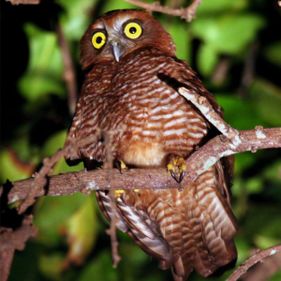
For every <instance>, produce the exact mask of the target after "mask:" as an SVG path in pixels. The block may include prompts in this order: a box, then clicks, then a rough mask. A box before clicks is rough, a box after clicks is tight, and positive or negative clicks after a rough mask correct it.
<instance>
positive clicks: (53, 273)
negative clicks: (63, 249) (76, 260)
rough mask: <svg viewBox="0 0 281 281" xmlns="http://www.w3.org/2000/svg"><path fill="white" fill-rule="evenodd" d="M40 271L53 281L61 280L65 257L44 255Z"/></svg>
mask: <svg viewBox="0 0 281 281" xmlns="http://www.w3.org/2000/svg"><path fill="white" fill-rule="evenodd" d="M39 269H40V271H41V272H42V273H43V275H44V276H46V277H47V278H49V279H51V280H61V278H62V272H63V270H64V257H63V255H62V254H61V253H53V254H49V255H46V254H45V255H42V256H40V259H39Z"/></svg>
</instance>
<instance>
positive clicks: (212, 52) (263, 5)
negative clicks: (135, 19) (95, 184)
mask: <svg viewBox="0 0 281 281" xmlns="http://www.w3.org/2000/svg"><path fill="white" fill-rule="evenodd" d="M46 2H48V3H46ZM172 2H182V5H184V4H186V3H184V2H185V1H166V2H165V1H164V4H167V5H172ZM1 4H2V7H1V12H2V13H3V16H2V15H1V21H2V24H1V28H2V29H3V32H1V33H2V40H1V41H2V42H1V44H3V45H2V58H3V59H2V75H3V78H2V83H3V85H2V91H1V95H2V103H1V106H2V109H1V115H2V117H1V119H2V120H3V121H4V122H3V126H2V128H1V129H2V132H1V136H2V140H1V149H0V163H1V168H0V180H1V182H5V181H6V180H7V179H9V180H10V181H15V180H19V179H23V178H27V177H30V176H31V174H32V172H33V171H34V168H35V167H38V166H39V165H40V162H41V161H42V159H43V157H45V156H47V155H51V154H52V153H54V151H56V150H57V149H58V148H60V147H62V145H63V143H64V138H65V135H66V131H67V128H68V126H69V124H70V122H71V116H70V115H69V113H68V109H67V92H66V86H65V82H64V80H63V62H62V55H61V50H60V47H59V44H58V40H57V33H56V29H55V27H56V24H57V23H58V22H59V23H60V24H61V26H62V28H63V31H64V33H65V36H66V38H67V40H68V41H69V43H70V47H71V53H72V57H73V59H74V63H75V67H76V70H77V73H78V82H79V85H81V83H82V81H83V74H82V73H81V70H80V67H79V39H80V38H81V36H82V34H83V33H84V31H85V29H86V27H87V25H88V24H89V23H90V22H91V21H92V20H93V19H94V18H95V17H96V16H97V15H101V14H103V13H104V12H106V11H109V10H112V9H124V8H133V6H132V5H130V4H128V3H125V2H124V1H121V0H114V1H113V0H108V1H98V0H79V1H78V0H55V1H45V2H43V4H42V5H40V6H14V7H12V6H11V5H10V4H9V3H7V2H3V3H1ZM156 17H157V18H158V19H159V20H160V21H161V22H162V24H163V25H164V26H165V27H166V29H167V30H168V31H169V32H170V33H171V34H172V36H173V38H174V41H175V42H176V45H177V55H178V57H179V58H181V59H185V60H187V61H188V63H189V64H190V65H191V66H192V67H193V68H194V69H195V70H196V71H197V72H198V73H199V74H200V76H201V77H202V79H203V81H204V84H205V85H206V87H207V88H208V89H209V90H210V91H211V92H213V93H214V94H215V95H216V97H217V99H218V101H219V103H220V105H221V106H222V107H223V108H224V111H225V118H226V120H227V121H228V122H229V123H230V124H231V125H233V126H234V127H236V128H238V129H251V128H253V127H255V126H256V125H263V126H266V127H273V126H281V82H280V68H281V38H280V31H279V30H278V26H280V9H279V11H278V8H277V4H276V3H275V2H274V1H267V0H256V1H244V0H237V1H229V0H203V1H202V4H201V6H200V7H199V9H198V11H197V17H196V19H195V20H194V21H192V22H191V23H186V22H184V21H182V20H180V19H179V18H174V17H169V16H166V15H160V14H157V15H156ZM278 21H279V25H278ZM245 76H246V77H247V76H249V77H250V79H247V80H244V78H245ZM280 159H281V153H280V151H262V152H257V153H255V154H251V153H245V154H241V155H238V156H237V157H236V166H235V177H234V182H233V188H232V191H233V208H234V211H235V214H236V216H237V218H238V223H239V227H240V231H239V234H238V236H237V238H236V244H237V248H238V253H239V254H238V263H241V262H242V261H243V260H244V259H245V258H246V257H247V256H248V255H249V254H250V251H251V249H253V248H255V247H257V248H264V247H269V246H272V245H274V244H277V243H281V207H280V206H281V160H280ZM73 169H76V170H81V169H83V166H82V165H81V164H80V165H78V166H76V167H74V168H73V167H71V168H70V167H68V166H67V165H66V163H65V162H64V160H61V161H60V162H59V163H58V164H57V166H56V167H55V169H54V173H59V172H65V171H73ZM35 224H36V226H37V227H38V229H39V234H38V236H37V238H36V240H33V241H30V242H28V245H27V247H26V249H25V250H24V251H23V252H17V254H16V256H15V260H14V263H13V268H12V272H11V276H10V280H11V281H16V280H21V281H24V280H28V281H33V280H65V281H71V280H78V281H88V280H89V281H90V280H104V281H115V280H124V281H129V280H151V281H152V280H170V278H171V276H170V273H169V272H162V271H160V270H158V266H157V263H156V261H154V260H151V258H149V257H148V256H146V255H145V254H144V253H143V252H142V251H141V250H140V249H139V248H138V247H137V246H136V245H134V243H132V241H131V240H130V239H129V238H128V237H127V236H126V235H123V234H122V233H119V234H118V235H119V238H120V253H121V255H122V262H121V263H120V265H119V267H118V269H117V270H116V269H113V268H112V265H111V252H110V240H109V237H108V236H107V235H106V234H105V229H106V228H107V225H106V223H105V222H104V220H103V219H102V217H101V215H100V213H99V211H98V208H97V205H96V202H95V200H94V198H93V197H91V196H90V197H86V196H82V195H81V194H76V195H73V196H68V197H57V198H54V197H53V198H51V197H47V198H44V199H40V200H39V202H38V203H37V204H36V207H35ZM230 272H231V270H230V271H227V272H226V273H225V274H224V275H223V276H221V277H214V278H211V279H209V280H225V278H226V276H227V275H229V274H230ZM278 274H279V275H278ZM278 274H276V276H274V277H273V278H272V280H279V279H280V273H278ZM278 276H279V278H278ZM191 280H194V281H195V280H196V281H198V280H203V279H202V278H200V277H199V276H197V275H196V274H194V275H192V277H191Z"/></svg>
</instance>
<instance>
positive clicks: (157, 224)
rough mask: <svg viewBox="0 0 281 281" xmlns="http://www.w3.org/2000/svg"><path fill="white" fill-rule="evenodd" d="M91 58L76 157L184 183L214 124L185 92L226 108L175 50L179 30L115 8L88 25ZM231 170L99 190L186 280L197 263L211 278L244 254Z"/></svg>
mask: <svg viewBox="0 0 281 281" xmlns="http://www.w3.org/2000/svg"><path fill="white" fill-rule="evenodd" d="M81 64H82V67H83V69H84V71H85V72H86V77H85V81H84V84H83V87H82V92H81V96H80V98H79V101H78V103H77V106H76V113H75V116H74V119H73V123H72V126H71V128H70V130H69V133H68V137H67V142H66V143H67V144H71V145H73V146H74V147H75V148H76V149H75V150H73V153H72V154H71V155H69V159H68V160H70V161H72V160H83V161H84V163H85V164H86V167H87V168H88V169H91V168H92V167H94V164H95V163H96V162H102V163H106V162H108V161H114V162H119V163H122V164H126V165H127V166H134V167H147V168H149V167H162V166H167V167H168V170H169V171H170V172H171V174H172V176H174V177H175V179H176V180H178V181H180V180H181V179H182V176H183V175H184V168H185V165H186V164H185V161H184V159H185V158H187V157H188V156H189V155H190V154H191V153H192V152H193V151H194V150H195V149H196V147H198V146H200V145H202V144H203V143H204V142H206V140H208V138H210V134H212V135H214V128H212V126H211V125H210V124H209V123H208V121H207V120H206V119H205V118H204V116H203V115H202V114H201V113H200V112H199V111H198V110H197V109H196V108H195V107H194V106H193V105H192V104H191V103H189V102H187V101H186V100H185V99H184V98H183V97H182V96H180V95H179V94H178V92H177V89H178V88H179V87H185V88H186V89H188V91H190V92H196V93H199V94H200V95H202V96H204V97H206V98H207V99H208V100H209V102H210V103H211V104H212V106H213V107H214V108H215V110H216V111H217V112H218V113H220V109H219V106H218V105H217V104H216V102H215V100H214V97H213V96H212V95H211V94H210V93H209V92H208V91H207V90H206V89H205V88H204V86H203V85H202V83H201V81H200V80H199V79H198V77H197V76H196V74H195V73H194V72H193V70H192V69H191V68H190V67H189V66H188V65H187V64H186V63H184V62H183V61H181V60H179V59H177V58H176V57H175V45H174V43H173V42H172V40H171V37H170V35H169V34H168V33H167V32H166V31H165V30H164V29H163V27H162V26H161V25H160V24H159V23H158V22H157V21H156V20H155V19H154V18H153V17H152V16H151V15H149V14H148V13H146V12H144V11H138V10H120V11H113V12H110V13H108V14H106V15H104V16H102V17H100V18H99V19H97V20H96V22H94V23H93V24H92V25H90V26H89V28H88V29H87V31H86V33H85V35H84V36H83V38H82V40H81ZM229 177H230V170H229V169H227V168H226V166H225V165H224V164H223V163H222V162H219V163H217V164H215V165H214V166H213V167H211V168H210V169H208V170H207V171H206V172H204V173H203V174H202V175H201V176H199V177H198V178H197V179H196V180H195V181H194V182H193V184H191V185H188V186H185V187H184V189H183V190H182V191H179V190H177V189H165V190H151V189H138V190H130V191H129V190H118V191H109V192H105V191H98V192H97V199H98V201H99V205H100V207H101V210H102V212H103V213H104V214H105V216H106V217H107V219H108V220H113V219H114V221H115V222H116V226H117V228H118V229H120V230H121V231H123V232H126V233H128V234H129V235H130V236H131V237H132V238H133V239H134V241H135V242H136V243H137V244H138V245H139V246H140V247H141V248H142V249H143V250H144V251H145V252H146V253H148V254H149V255H151V256H154V257H156V258H157V259H159V261H160V266H161V268H163V269H168V268H171V269H172V274H173V276H174V279H175V280H177V281H180V280H186V279H187V277H188V275H189V274H190V273H191V272H192V271H193V270H196V271H197V272H198V273H199V274H200V275H202V276H209V275H210V274H212V273H213V272H214V271H216V270H217V269H218V268H220V267H222V266H224V265H226V264H229V263H230V262H231V261H233V260H234V259H235V258H236V250H235V246H234V243H233V236H234V235H235V233H236V225H235V219H234V216H233V214H232V211H231V207H230V200H229V189H228V188H229V186H228V185H229ZM120 188H122V187H120Z"/></svg>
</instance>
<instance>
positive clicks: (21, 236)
mask: <svg viewBox="0 0 281 281" xmlns="http://www.w3.org/2000/svg"><path fill="white" fill-rule="evenodd" d="M36 232H37V231H36V229H35V227H34V226H33V225H32V216H28V217H26V218H24V220H23V223H22V225H21V226H20V227H19V228H18V229H16V230H14V231H13V230H12V229H11V228H4V227H1V228H0V280H2V281H6V280H8V276H9V272H10V268H11V265H12V261H13V256H14V253H15V251H16V250H23V249H24V247H25V243H26V241H27V240H28V239H30V238H31V237H35V235H36Z"/></svg>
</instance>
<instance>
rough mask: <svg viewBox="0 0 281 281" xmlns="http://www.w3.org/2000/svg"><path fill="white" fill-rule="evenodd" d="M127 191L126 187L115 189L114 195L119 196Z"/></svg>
mask: <svg viewBox="0 0 281 281" xmlns="http://www.w3.org/2000/svg"><path fill="white" fill-rule="evenodd" d="M124 192H125V190H124V189H116V190H114V196H115V197H117V198H119V197H120V196H121V195H122V194H123V193H124Z"/></svg>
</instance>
